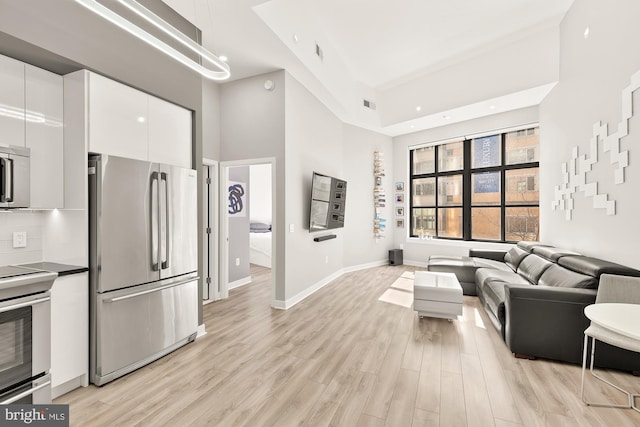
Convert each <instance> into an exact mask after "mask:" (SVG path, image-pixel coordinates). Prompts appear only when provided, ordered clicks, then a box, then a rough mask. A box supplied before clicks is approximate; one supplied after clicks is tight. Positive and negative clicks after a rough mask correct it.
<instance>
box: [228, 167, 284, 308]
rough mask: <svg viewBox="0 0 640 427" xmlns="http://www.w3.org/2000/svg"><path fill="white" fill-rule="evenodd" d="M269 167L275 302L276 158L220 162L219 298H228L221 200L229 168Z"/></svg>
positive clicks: (272, 281) (272, 276) (272, 283)
mask: <svg viewBox="0 0 640 427" xmlns="http://www.w3.org/2000/svg"><path fill="white" fill-rule="evenodd" d="M265 164H269V165H271V197H272V199H271V218H272V221H271V235H272V238H271V265H272V267H271V295H272V298H273V301H276V299H275V297H276V271H277V265H278V264H277V262H276V258H277V248H276V242H277V235H278V227H277V223H278V220H277V218H278V216H277V211H276V207H277V205H278V203H277V196H278V195H277V191H276V167H277V164H276V158H275V157H264V158H257V159H244V160H231V161H224V162H220V164H219V173H220V178H219V180H218V181H219V197H220V201H221V203H220V204H219V206H218V208H219V233H220V242H222V244H221V245H220V249H219V254H220V268H219V269H218V270H219V277H220V282H219V283H220V294H221V298H228V297H229V289H230V288H229V265H228V262H229V213H228V210H227V209H226V208H227V205H226V203H224V202H223V198H224V197H226V194H227V191H226V189H227V186H228V180H229V168H230V167H234V166H251V165H265Z"/></svg>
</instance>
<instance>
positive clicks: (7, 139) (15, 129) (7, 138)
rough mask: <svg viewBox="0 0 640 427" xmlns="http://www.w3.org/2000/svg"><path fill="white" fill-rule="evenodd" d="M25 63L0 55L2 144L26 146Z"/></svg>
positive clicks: (0, 127)
mask: <svg viewBox="0 0 640 427" xmlns="http://www.w3.org/2000/svg"><path fill="white" fill-rule="evenodd" d="M24 120H25V115H24V63H22V62H20V61H16V60H15V59H12V58H7V57H6V56H1V55H0V144H1V145H16V146H19V147H24V146H25V140H24Z"/></svg>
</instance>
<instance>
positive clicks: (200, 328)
mask: <svg viewBox="0 0 640 427" xmlns="http://www.w3.org/2000/svg"><path fill="white" fill-rule="evenodd" d="M205 335H207V331H206V330H205V328H204V323H203V324H202V325H198V331H197V332H196V339H198V338H201V337H203V336H205Z"/></svg>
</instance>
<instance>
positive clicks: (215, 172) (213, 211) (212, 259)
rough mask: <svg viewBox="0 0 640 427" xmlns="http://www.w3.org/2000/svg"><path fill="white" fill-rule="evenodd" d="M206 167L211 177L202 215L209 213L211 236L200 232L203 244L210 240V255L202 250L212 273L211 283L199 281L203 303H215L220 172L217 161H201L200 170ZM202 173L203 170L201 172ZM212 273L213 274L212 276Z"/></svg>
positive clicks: (217, 287)
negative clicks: (207, 258)
mask: <svg viewBox="0 0 640 427" xmlns="http://www.w3.org/2000/svg"><path fill="white" fill-rule="evenodd" d="M204 167H207V168H209V176H210V177H211V186H210V187H209V193H208V195H207V196H208V199H209V206H208V209H207V210H205V212H203V215H205V213H206V212H207V211H208V213H209V221H210V226H211V231H212V233H211V235H208V234H207V233H205V230H202V233H203V243H205V244H206V239H210V241H209V250H210V251H211V253H209V254H207V253H206V252H207V251H206V250H203V251H202V252H203V254H202V257H203V261H202V262H203V263H204V262H206V261H207V260H206V259H204V257H206V256H207V255H209V260H208V261H209V265H210V266H212V268H211V269H212V270H213V272H211V271H209V274H210V278H211V283H209V284H208V285H207V283H206V278H205V277H203V278H201V279H200V280H202V287H203V300H204V301H217V300H219V299H221V295H220V292H219V291H218V289H219V286H218V282H219V280H220V278H219V274H220V265H219V263H218V260H219V253H220V239H219V238H218V237H219V236H218V233H219V230H220V225H219V224H220V221H219V218H220V212H219V200H220V198H219V191H220V186H219V185H218V182H219V180H220V172H219V162H218V161H217V160H211V159H204V158H203V159H202V168H204ZM203 172H204V170H203ZM203 187H204V189H205V191H206V185H205V184H204V183H203ZM203 197H204V193H203ZM204 208H205V206H204V200H203V209H204ZM212 273H213V274H212ZM205 287H206V291H207V292H206V293H205ZM205 294H206V295H207V298H206V299H205V298H204V296H205Z"/></svg>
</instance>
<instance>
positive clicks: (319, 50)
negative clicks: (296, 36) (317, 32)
mask: <svg viewBox="0 0 640 427" xmlns="http://www.w3.org/2000/svg"><path fill="white" fill-rule="evenodd" d="M316 55H318V58H320V60H321V61H322V60H323V59H324V53H323V52H322V49H321V48H320V45H319V44H318V43H316Z"/></svg>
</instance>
